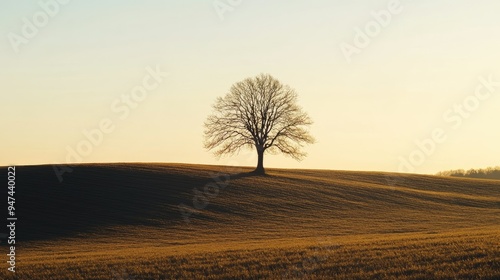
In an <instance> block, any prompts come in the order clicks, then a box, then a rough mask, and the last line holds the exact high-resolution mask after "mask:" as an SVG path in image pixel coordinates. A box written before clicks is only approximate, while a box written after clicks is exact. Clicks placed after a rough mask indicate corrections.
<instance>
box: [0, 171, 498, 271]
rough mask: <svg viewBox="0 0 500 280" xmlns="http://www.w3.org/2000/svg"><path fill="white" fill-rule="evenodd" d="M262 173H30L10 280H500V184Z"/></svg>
mask: <svg viewBox="0 0 500 280" xmlns="http://www.w3.org/2000/svg"><path fill="white" fill-rule="evenodd" d="M251 170H252V169H249V168H248V169H247V168H229V167H222V166H206V165H187V164H92V165H77V166H74V167H73V171H72V172H71V173H65V174H64V175H63V181H62V182H59V181H58V179H57V177H56V175H55V173H54V170H53V168H52V166H19V167H17V169H16V194H15V195H16V211H17V214H16V215H17V217H18V219H19V221H18V223H17V227H16V230H17V232H16V236H17V240H16V241H17V242H18V244H16V249H17V251H16V273H15V274H14V275H13V274H12V273H10V272H8V271H7V264H6V263H5V262H4V268H3V269H2V270H0V278H1V279H373V278H375V279H431V278H434V279H450V278H458V279H499V278H500V182H499V181H493V180H479V179H465V178H464V179H459V178H445V177H437V176H425V175H409V174H391V173H377V172H353V171H326V170H284V169H269V170H267V173H268V175H266V176H252V175H251V174H249V173H248V172H249V171H251ZM6 173H7V172H6V169H5V168H3V172H2V174H1V176H3V177H2V178H0V179H1V180H4V182H5V181H6V178H5V175H6ZM1 176H0V177H1ZM2 207H3V206H2ZM2 245H3V246H2V250H4V251H5V252H7V247H6V246H5V240H2Z"/></svg>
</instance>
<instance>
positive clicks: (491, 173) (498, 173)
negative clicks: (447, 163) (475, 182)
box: [436, 166, 500, 180]
mask: <svg viewBox="0 0 500 280" xmlns="http://www.w3.org/2000/svg"><path fill="white" fill-rule="evenodd" d="M436 175H438V176H452V177H470V178H482V179H496V180H500V166H497V167H488V168H481V169H469V170H463V169H457V170H450V171H442V172H439V173H437V174H436Z"/></svg>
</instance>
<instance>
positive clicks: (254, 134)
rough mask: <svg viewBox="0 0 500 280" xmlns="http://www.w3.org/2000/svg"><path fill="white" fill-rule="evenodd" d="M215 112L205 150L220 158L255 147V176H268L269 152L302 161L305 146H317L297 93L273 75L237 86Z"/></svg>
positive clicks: (207, 127) (209, 121)
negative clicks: (265, 161) (265, 168)
mask: <svg viewBox="0 0 500 280" xmlns="http://www.w3.org/2000/svg"><path fill="white" fill-rule="evenodd" d="M213 109H214V113H213V114H212V115H210V116H209V117H208V118H207V120H206V121H205V148H207V149H209V150H214V154H215V155H216V156H219V157H220V156H221V155H223V154H234V153H236V152H238V151H239V150H240V149H242V148H252V149H253V148H254V147H255V149H256V151H257V155H258V163H257V168H256V169H255V171H254V172H255V173H258V174H264V173H265V171H264V153H265V152H266V151H269V152H271V153H278V152H281V153H283V154H285V155H287V156H290V157H292V158H294V159H296V160H301V159H302V158H303V157H305V156H306V154H305V153H304V152H303V151H302V150H301V148H302V147H303V145H304V144H312V143H314V138H313V137H312V136H311V135H310V134H309V131H308V130H307V127H308V126H309V125H311V124H312V120H311V119H310V118H309V116H308V115H307V114H306V113H305V112H303V111H302V109H301V108H300V107H299V106H298V105H297V93H296V92H295V91H294V90H293V89H291V88H290V87H289V86H287V85H283V84H281V83H280V82H279V81H278V80H276V79H275V78H273V77H272V76H271V75H265V74H261V75H259V76H257V77H254V78H247V79H245V80H243V81H241V82H238V83H236V84H234V85H233V86H232V87H231V89H230V91H229V93H228V94H226V96H224V97H219V98H217V100H216V102H215V104H214V105H213Z"/></svg>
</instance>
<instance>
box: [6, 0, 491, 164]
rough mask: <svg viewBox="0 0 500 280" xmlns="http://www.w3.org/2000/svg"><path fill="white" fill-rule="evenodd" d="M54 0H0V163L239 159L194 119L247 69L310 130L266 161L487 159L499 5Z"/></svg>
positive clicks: (457, 0)
mask: <svg viewBox="0 0 500 280" xmlns="http://www.w3.org/2000/svg"><path fill="white" fill-rule="evenodd" d="M60 2H61V3H60ZM60 2H55V0H53V1H49V0H41V1H40V3H49V4H47V6H46V7H42V6H41V5H40V4H39V2H38V1H7V0H2V1H0V4H1V9H0V18H1V25H0V33H1V34H2V40H1V41H0V62H1V64H0V65H1V66H0V87H1V95H0V112H1V114H2V116H3V117H2V118H1V119H0V129H1V133H2V138H1V142H0V144H1V145H0V155H1V157H0V165H9V164H42V163H65V162H66V161H67V159H70V160H74V159H75V156H74V155H70V156H68V150H73V151H77V150H78V149H80V151H82V152H84V153H83V154H84V156H81V160H82V161H83V162H117V161H139V162H157V161H158V162H185V163H208V164H235V165H254V164H255V163H256V162H255V161H256V156H254V155H253V151H248V152H242V153H241V154H240V155H239V156H234V157H229V158H223V159H221V160H219V161H217V160H216V159H215V158H214V157H213V155H212V154H211V153H210V152H207V151H206V150H205V149H204V148H203V145H202V141H203V122H204V120H205V118H206V117H207V115H209V113H210V112H211V105H212V104H213V102H214V101H215V98H216V97H218V96H222V95H224V94H226V93H227V92H228V90H229V88H230V87H231V85H232V84H233V83H235V82H238V81H240V80H242V79H244V78H247V77H252V76H255V75H257V74H259V73H269V74H271V75H273V76H274V77H275V78H277V79H279V80H280V81H282V82H283V83H285V84H288V85H290V86H291V87H293V88H294V89H295V90H296V91H297V92H298V94H299V97H300V104H301V106H302V107H303V108H304V110H305V111H307V112H308V113H309V115H310V116H311V117H312V119H313V120H314V121H315V124H314V125H313V126H312V127H311V133H312V134H313V135H314V136H315V138H316V139H317V143H316V144H314V145H312V146H308V147H306V151H307V152H308V154H309V156H308V157H307V158H306V159H305V160H303V161H302V162H296V161H294V160H293V159H291V158H288V157H284V156H283V155H276V156H270V155H267V157H266V158H265V165H266V166H267V167H293V168H321V169H352V170H380V171H398V170H401V171H408V170H409V169H410V167H411V168H412V170H411V171H413V172H417V173H434V172H437V171H440V170H447V169H455V168H472V167H487V166H495V165H499V164H500V162H499V159H500V146H499V143H500V129H499V125H498V122H499V120H500V84H499V82H500V69H499V68H500V64H499V61H500V51H499V50H500V36H498V30H499V27H500V17H499V16H498V11H500V2H499V1H496V0H490V1H486V0H485V1H480V2H478V1H465V0H453V1H451V0H449V1H433V0H419V1H410V0H402V1H400V2H399V4H398V3H397V2H396V3H391V1H360V0H358V1H353V0H343V1H340V0H337V1H332V0H316V1H290V0H288V1H284V0H282V1H281V0H280V1H278V0H277V1H258V0H253V1H249V0H242V1H236V0H232V1H231V0H220V1H212V0H206V1H203V0H190V1H186V0H183V1H165V0H164V1H159V0H156V1H155V0H149V1H131V0H121V1H118V0H116V1H111V0H108V1H95V0H93V1H77V0H73V1H67V0H66V1H62V0H61V1H60ZM63 2H64V4H63ZM66 2H67V3H66ZM50 3H52V4H50ZM54 3H56V4H55V5H54ZM214 5H215V6H214ZM380 11H382V12H380ZM387 15H390V19H389V17H388V16H387ZM377 19H378V21H376V20H377ZM367 33H368V34H367ZM365 36H367V37H365ZM346 50H347V51H346ZM349 53H350V54H351V55H347V56H346V55H345V54H349ZM148 67H149V68H148ZM157 68H159V70H157ZM146 69H149V70H146ZM155 71H156V72H158V71H159V72H168V73H169V74H168V76H167V77H164V76H162V75H163V74H160V76H158V75H156V76H151V74H150V72H155ZM495 75H496V76H495ZM481 77H482V78H481ZM155 78H156V80H155ZM144 80H146V81H147V83H146V84H147V85H148V86H149V88H150V89H149V90H146V92H145V93H144V92H142V93H141V94H142V95H140V98H138V99H136V101H134V100H132V101H130V100H129V101H126V99H122V98H130V97H131V96H132V93H133V92H134V94H138V93H139V92H140V87H141V86H142V85H143V82H144ZM481 80H482V82H481ZM488 80H490V81H489V82H488ZM496 81H498V82H496ZM143 88H144V87H143ZM134 90H135V91H134ZM137 96H139V95H137ZM137 100H141V101H137ZM127 102H128V103H127ZM103 122H104V124H102V123H103ZM100 125H102V126H103V127H105V128H106V129H105V130H106V131H107V132H105V133H103V137H102V139H100V138H99V137H97V138H95V139H94V142H95V144H92V145H91V146H90V148H89V146H88V145H87V144H88V143H90V142H87V144H82V141H86V140H85V139H87V138H86V136H85V135H84V133H83V131H85V130H87V131H92V130H94V129H96V128H98V127H99V126H100ZM113 128H114V129H113ZM89 133H90V132H89ZM90 134H91V133H90ZM433 134H434V135H433ZM432 136H434V138H435V139H434V140H428V141H427V140H426V141H423V140H424V139H427V138H431V137H432ZM416 141H417V142H418V141H421V145H420V146H421V147H420V148H419V146H418V145H417V143H416ZM422 141H423V142H422ZM430 141H432V142H430ZM79 145H80V146H79ZM86 145H87V146H86ZM80 155H82V154H80ZM401 158H405V161H407V162H408V163H405V164H403V162H404V161H403V160H402V159H401ZM402 166H404V167H402ZM408 166H410V167H408Z"/></svg>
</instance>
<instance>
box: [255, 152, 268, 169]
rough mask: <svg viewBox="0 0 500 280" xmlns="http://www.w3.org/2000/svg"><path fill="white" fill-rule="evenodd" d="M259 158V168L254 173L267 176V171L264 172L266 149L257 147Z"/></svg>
mask: <svg viewBox="0 0 500 280" xmlns="http://www.w3.org/2000/svg"><path fill="white" fill-rule="evenodd" d="M257 156H258V161H257V168H255V171H254V173H256V174H265V173H266V171H265V170H264V149H263V148H261V147H257Z"/></svg>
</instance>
